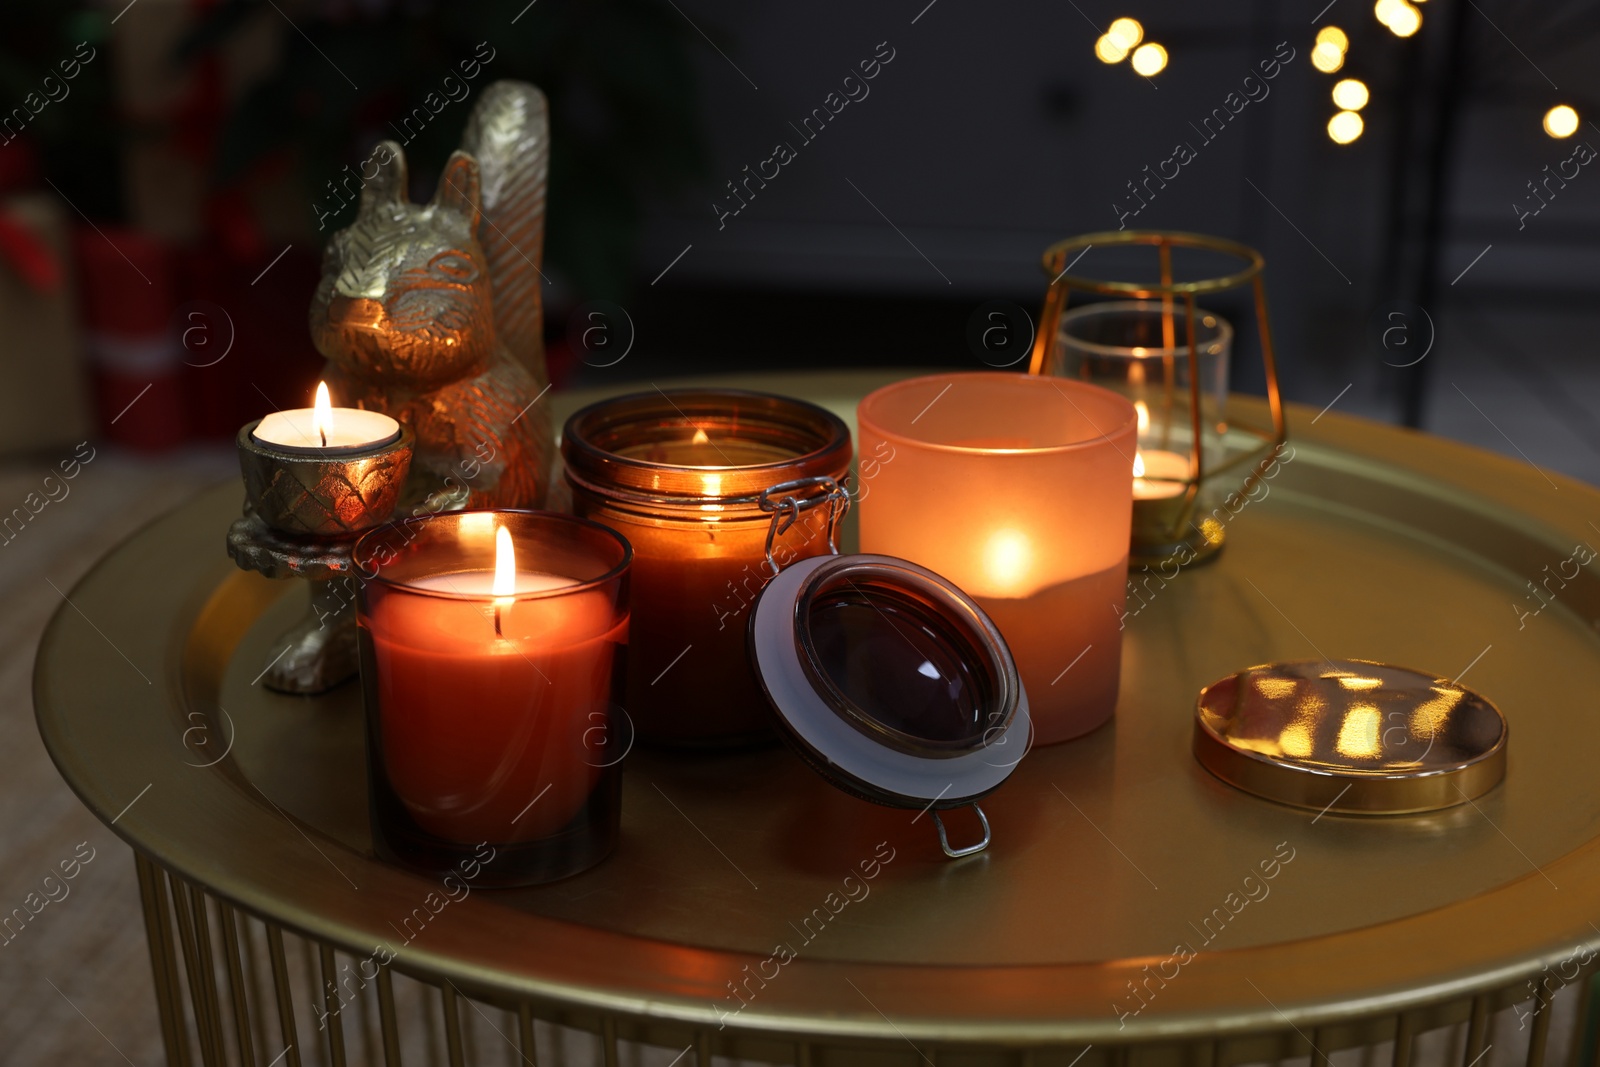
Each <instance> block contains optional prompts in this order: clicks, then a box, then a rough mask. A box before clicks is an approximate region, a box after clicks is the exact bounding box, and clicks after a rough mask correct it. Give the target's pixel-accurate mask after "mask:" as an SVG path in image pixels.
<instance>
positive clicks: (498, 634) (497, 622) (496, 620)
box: [494, 604, 505, 637]
mask: <svg viewBox="0 0 1600 1067" xmlns="http://www.w3.org/2000/svg"><path fill="white" fill-rule="evenodd" d="M494 635H495V636H496V637H504V636H505V634H503V633H501V632H500V605H499V604H496V605H495V606H494Z"/></svg>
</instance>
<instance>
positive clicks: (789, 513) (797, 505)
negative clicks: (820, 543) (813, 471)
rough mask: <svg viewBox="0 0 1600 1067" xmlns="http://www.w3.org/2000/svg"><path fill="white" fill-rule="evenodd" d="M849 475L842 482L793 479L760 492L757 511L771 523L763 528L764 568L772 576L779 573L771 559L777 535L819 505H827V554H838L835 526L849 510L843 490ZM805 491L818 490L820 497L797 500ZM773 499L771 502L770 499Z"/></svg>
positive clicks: (823, 478)
mask: <svg viewBox="0 0 1600 1067" xmlns="http://www.w3.org/2000/svg"><path fill="white" fill-rule="evenodd" d="M848 480H849V475H845V476H844V477H843V478H837V479H836V478H830V477H828V476H827V475H825V474H824V475H818V476H817V477H815V478H796V479H794V480H793V481H789V482H779V483H778V484H777V485H769V486H767V487H766V488H765V489H763V490H761V495H760V496H759V497H758V498H757V503H758V504H759V505H760V507H761V510H762V511H765V512H770V513H771V515H772V523H771V525H769V526H768V527H767V546H766V557H767V568H768V570H769V571H770V572H771V574H772V575H773V576H776V575H777V573H778V572H779V571H781V570H782V569H783V567H782V566H781V565H779V563H778V561H777V560H775V559H773V558H772V545H773V542H774V541H776V540H777V538H778V535H779V534H782V533H786V532H787V531H788V529H789V527H791V526H793V525H794V523H795V520H796V519H798V518H799V517H800V514H801V512H805V511H810V510H811V509H812V508H815V507H818V506H819V505H822V504H826V505H828V551H829V553H831V554H832V555H835V556H837V555H838V554H839V524H840V522H842V521H843V520H844V517H845V513H846V512H848V511H849V510H850V493H849V491H848V490H847V489H846V488H845V482H847V481H848ZM807 489H821V490H823V491H822V492H820V493H814V494H813V495H811V496H806V497H801V496H799V495H797V494H798V493H800V492H801V491H804V490H807ZM775 497H776V498H777V499H774V498H775Z"/></svg>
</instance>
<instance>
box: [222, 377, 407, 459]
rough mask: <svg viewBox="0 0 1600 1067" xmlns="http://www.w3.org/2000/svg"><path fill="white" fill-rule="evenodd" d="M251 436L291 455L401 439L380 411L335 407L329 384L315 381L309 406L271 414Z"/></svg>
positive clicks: (346, 450) (397, 427) (393, 423)
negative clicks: (315, 385)
mask: <svg viewBox="0 0 1600 1067" xmlns="http://www.w3.org/2000/svg"><path fill="white" fill-rule="evenodd" d="M250 436H251V437H253V438H255V439H256V440H257V441H259V442H260V443H261V444H264V445H274V446H276V447H278V448H282V449H284V450H286V451H290V452H317V453H322V454H326V455H340V454H348V453H351V452H360V451H365V450H367V449H372V448H380V447H382V446H384V445H387V444H390V443H391V442H393V441H394V440H395V439H396V438H398V437H399V436H400V424H399V423H398V422H396V421H395V420H394V419H392V418H390V417H389V416H388V415H385V414H383V413H382V412H380V411H366V410H364V409H362V408H336V407H334V406H333V403H332V401H331V400H330V399H329V398H328V383H327V382H318V383H317V395H316V399H315V400H313V401H312V406H311V407H309V408H294V409H292V410H289V411H274V412H273V413H272V414H270V415H268V416H266V417H265V418H263V419H262V420H261V422H260V424H258V425H257V426H256V428H255V429H254V430H253V431H251V434H250Z"/></svg>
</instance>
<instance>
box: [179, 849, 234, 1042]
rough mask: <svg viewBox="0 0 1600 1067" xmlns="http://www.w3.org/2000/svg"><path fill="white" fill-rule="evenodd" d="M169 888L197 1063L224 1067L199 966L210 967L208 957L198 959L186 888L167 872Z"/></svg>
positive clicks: (203, 975) (191, 910)
mask: <svg viewBox="0 0 1600 1067" xmlns="http://www.w3.org/2000/svg"><path fill="white" fill-rule="evenodd" d="M167 879H168V881H169V882H170V883H171V888H172V912H173V914H174V915H176V916H177V917H178V940H179V941H180V942H181V943H182V944H183V963H184V970H185V971H187V972H188V975H189V1006H190V1008H191V1009H192V1010H193V1011H194V1025H195V1030H196V1031H197V1032H198V1034H199V1038H200V1061H201V1062H202V1063H204V1064H206V1067H213V1065H215V1067H225V1065H226V1063H227V1059H226V1057H224V1056H223V1055H222V1051H221V1041H220V1040H219V1039H218V1036H217V1027H216V1019H215V1017H214V1016H213V1015H212V1014H211V1012H210V1010H209V1009H210V1002H209V1001H208V1000H207V999H206V996H205V992H204V990H205V985H206V979H207V977H209V976H208V975H205V974H202V973H201V972H202V967H203V966H208V965H209V964H210V958H209V956H207V957H205V958H204V959H203V960H202V957H201V954H200V949H199V945H198V941H197V937H198V934H197V932H196V930H195V925H194V902H193V898H192V896H191V894H190V890H189V886H188V884H187V883H185V882H184V880H183V879H181V878H179V877H178V876H177V875H175V874H173V873H171V872H170V871H169V872H168V873H167Z"/></svg>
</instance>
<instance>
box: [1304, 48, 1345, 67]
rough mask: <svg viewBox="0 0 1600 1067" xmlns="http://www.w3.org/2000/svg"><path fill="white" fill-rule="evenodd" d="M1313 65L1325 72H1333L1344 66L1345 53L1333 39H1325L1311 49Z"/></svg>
mask: <svg viewBox="0 0 1600 1067" xmlns="http://www.w3.org/2000/svg"><path fill="white" fill-rule="evenodd" d="M1311 65H1312V66H1313V67H1316V68H1317V69H1318V70H1320V71H1322V73H1324V74H1332V73H1333V72H1334V71H1336V70H1338V69H1339V68H1340V67H1342V66H1344V53H1343V52H1342V51H1340V50H1339V49H1338V48H1337V47H1336V46H1335V45H1334V44H1333V42H1332V41H1324V42H1322V43H1321V44H1319V45H1317V46H1316V47H1315V48H1313V49H1312V50H1311Z"/></svg>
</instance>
